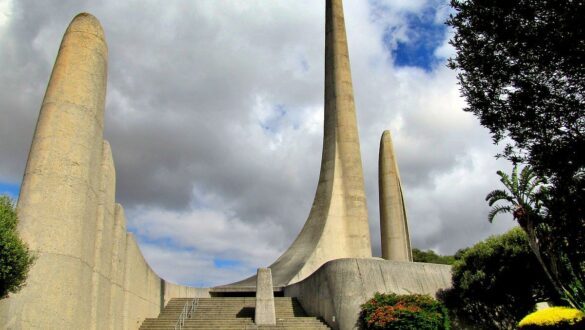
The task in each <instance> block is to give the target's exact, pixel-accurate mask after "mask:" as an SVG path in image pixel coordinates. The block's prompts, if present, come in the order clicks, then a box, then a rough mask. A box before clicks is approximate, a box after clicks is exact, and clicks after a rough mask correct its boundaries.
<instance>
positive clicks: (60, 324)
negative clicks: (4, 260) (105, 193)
mask: <svg viewBox="0 0 585 330" xmlns="http://www.w3.org/2000/svg"><path fill="white" fill-rule="evenodd" d="M107 57H108V50H107V46H106V42H105V39H104V33H103V30H102V28H101V26H100V24H99V22H98V21H97V19H96V18H95V17H93V16H91V15H89V14H79V15H78V16H76V17H75V18H74V19H73V21H72V22H71V24H70V25H69V27H68V28H67V31H66V32H65V35H64V36H63V40H62V42H61V47H60V49H59V53H58V55H57V59H56V61H55V65H54V67H53V72H52V74H51V78H50V81H49V84H48V87H47V91H46V94H45V97H44V100H43V103H42V106H41V110H40V114H39V119H38V122H37V127H36V130H35V134H34V138H33V142H32V146H31V150H30V153H29V158H28V163H27V166H26V170H25V174H24V178H23V182H22V187H21V192H20V197H19V200H18V206H17V212H18V217H19V220H20V222H19V227H18V230H19V233H20V235H21V237H22V238H23V240H24V241H25V242H27V244H28V245H29V247H30V249H31V250H32V251H33V252H34V253H35V254H36V255H37V257H38V258H37V260H36V262H35V263H34V265H33V267H32V269H31V270H30V273H29V278H28V281H27V285H26V286H25V287H24V288H23V289H22V291H21V292H19V293H18V294H15V295H13V296H11V297H10V298H9V299H6V300H5V301H3V302H1V303H0V319H2V321H3V322H4V323H3V324H2V325H3V326H4V327H6V328H9V329H32V328H38V329H44V328H47V326H48V325H50V327H51V328H54V329H83V328H85V329H87V328H89V324H88V322H89V321H88V320H89V319H90V315H91V304H88V303H82V302H80V300H82V299H88V300H89V299H91V289H92V285H91V282H92V272H93V267H94V261H95V255H94V250H95V236H96V235H95V230H96V223H95V219H96V214H97V208H98V192H97V191H96V189H95V187H99V182H100V179H101V174H100V173H101V165H102V146H103V116H104V102H105V95H106V70H107Z"/></svg>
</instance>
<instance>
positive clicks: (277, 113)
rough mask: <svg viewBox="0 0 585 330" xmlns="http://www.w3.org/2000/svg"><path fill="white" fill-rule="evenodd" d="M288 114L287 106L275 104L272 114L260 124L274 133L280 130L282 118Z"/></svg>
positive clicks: (265, 129) (267, 130)
mask: <svg viewBox="0 0 585 330" xmlns="http://www.w3.org/2000/svg"><path fill="white" fill-rule="evenodd" d="M286 114H287V110H286V107H285V106H284V105H282V104H277V105H276V106H274V109H273V110H272V114H271V115H270V116H269V117H268V118H266V119H265V120H264V121H263V122H260V126H261V127H262V129H263V130H264V131H266V132H269V133H274V132H276V131H278V129H279V128H280V125H281V124H282V120H283V119H284V117H285V116H286Z"/></svg>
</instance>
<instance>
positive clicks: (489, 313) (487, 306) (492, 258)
mask: <svg viewBox="0 0 585 330" xmlns="http://www.w3.org/2000/svg"><path fill="white" fill-rule="evenodd" d="M452 273H453V277H452V281H453V283H452V287H451V288H449V289H447V290H443V291H441V292H439V294H438V297H439V299H440V300H441V301H443V303H444V304H445V305H446V306H447V308H448V309H449V310H450V311H451V312H452V313H453V314H454V316H455V319H456V321H457V322H458V323H459V326H460V327H463V328H466V327H469V328H470V329H515V326H516V324H517V322H518V321H519V320H520V319H522V318H523V317H524V316H525V315H526V314H528V313H529V312H531V311H532V310H533V309H534V305H535V304H536V303H537V302H539V301H545V300H555V299H556V297H558V296H557V295H556V291H555V290H554V289H553V288H552V286H551V285H550V282H549V281H548V279H547V278H546V276H545V274H544V272H543V271H542V268H541V267H540V265H539V263H538V262H537V260H536V258H535V257H534V254H533V253H532V251H531V249H530V247H529V245H528V240H527V237H526V233H525V232H524V231H523V230H522V229H520V228H515V229H512V230H511V231H509V232H508V233H505V234H503V235H499V236H492V237H490V238H488V239H486V240H484V241H482V242H479V243H477V244H475V245H474V246H472V247H471V248H468V249H466V250H465V251H464V252H462V256H461V259H460V260H457V261H456V262H455V263H454V265H453V270H452Z"/></svg>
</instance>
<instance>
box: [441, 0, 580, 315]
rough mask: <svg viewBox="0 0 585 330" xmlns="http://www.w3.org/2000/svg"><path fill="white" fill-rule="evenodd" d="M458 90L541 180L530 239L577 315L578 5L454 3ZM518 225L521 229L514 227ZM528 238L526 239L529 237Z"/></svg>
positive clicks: (508, 153) (558, 0) (500, 0)
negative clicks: (536, 219) (539, 210)
mask: <svg viewBox="0 0 585 330" xmlns="http://www.w3.org/2000/svg"><path fill="white" fill-rule="evenodd" d="M451 5H452V7H453V8H454V10H455V14H454V15H452V16H451V17H450V19H449V20H448V21H447V24H448V25H450V26H452V27H453V28H454V30H455V33H454V36H453V38H452V39H451V44H452V45H453V46H454V47H455V49H456V56H455V57H454V58H452V59H450V61H449V66H450V67H451V68H453V69H457V70H458V80H459V83H460V85H461V93H462V95H463V96H464V97H465V98H466V100H467V103H468V106H467V108H466V109H465V111H468V112H471V113H473V114H475V115H476V116H477V117H478V118H479V119H480V122H481V124H482V125H483V126H485V127H486V128H488V129H489V130H490V132H491V134H492V138H493V140H494V142H497V143H499V142H504V143H506V145H505V147H504V149H503V151H502V153H501V156H503V157H505V158H507V159H508V160H510V161H512V162H514V163H524V164H529V165H530V166H531V168H532V170H534V173H535V174H536V176H537V177H539V178H542V179H543V180H545V181H546V182H547V192H546V194H545V195H543V196H541V197H542V200H541V201H542V206H543V207H544V209H543V210H545V212H543V213H542V214H541V218H540V219H539V220H540V223H538V224H535V226H534V234H535V235H534V237H535V242H537V245H538V247H539V249H540V251H541V256H539V257H542V261H543V262H544V263H545V264H546V265H547V268H548V269H549V270H550V272H551V275H552V277H553V281H554V282H555V283H556V286H557V287H558V288H559V289H560V290H561V291H562V292H563V294H564V295H565V297H566V298H567V299H568V301H569V302H570V303H571V305H573V306H575V307H580V308H583V307H582V306H583V305H584V302H585V300H584V299H585V291H583V290H582V287H583V285H582V283H584V282H585V275H584V271H583V269H584V268H585V266H584V265H585V249H583V248H582V246H584V245H585V157H583V154H584V151H585V66H584V65H583V58H585V28H584V25H583V23H582V22H583V17H585V3H584V1H583V0H555V1H539V0H521V1H507V0H451ZM521 225H522V224H521ZM529 235H530V233H529Z"/></svg>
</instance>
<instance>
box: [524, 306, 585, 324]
mask: <svg viewBox="0 0 585 330" xmlns="http://www.w3.org/2000/svg"><path fill="white" fill-rule="evenodd" d="M518 329H521V330H537V329H547V330H548V329H551V330H552V329H559V330H560V329H585V314H583V312H582V311H580V310H578V309H574V308H568V307H550V308H545V309H541V310H539V311H536V312H534V313H531V314H528V315H527V316H526V317H524V318H523V319H522V321H520V323H518Z"/></svg>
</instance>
